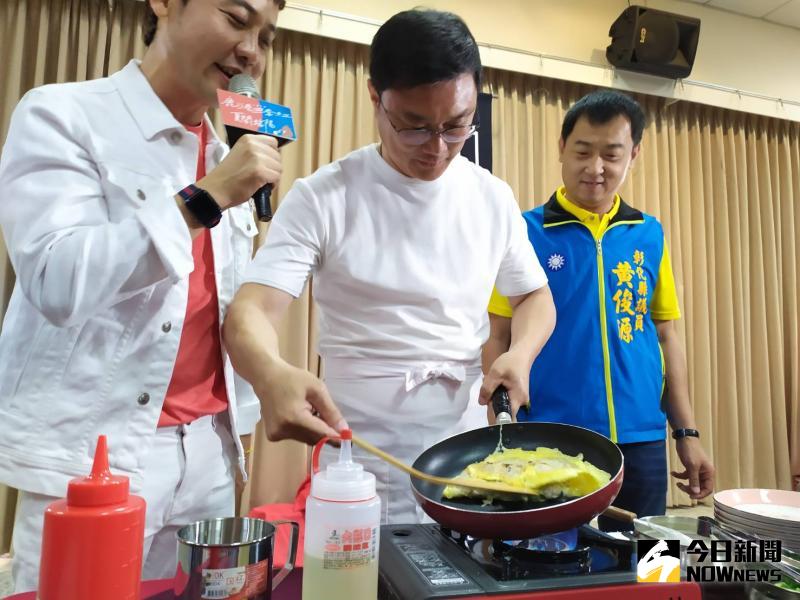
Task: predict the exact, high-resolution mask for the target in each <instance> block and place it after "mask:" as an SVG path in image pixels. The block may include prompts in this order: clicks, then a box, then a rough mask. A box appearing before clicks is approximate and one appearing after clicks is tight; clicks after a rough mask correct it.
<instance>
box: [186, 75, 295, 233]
mask: <svg viewBox="0 0 800 600" xmlns="http://www.w3.org/2000/svg"><path fill="white" fill-rule="evenodd" d="M229 92H231V93H229V94H228V99H229V100H230V99H231V98H235V99H236V101H239V102H242V103H244V104H247V105H248V107H249V108H250V109H253V108H255V109H256V110H258V107H259V106H260V103H259V101H260V97H259V95H258V92H257V91H256V87H255V82H254V81H253V79H252V78H250V77H248V76H247V75H244V74H239V75H235V76H234V77H233V78H232V79H231V82H230V89H229ZM221 93H222V92H221ZM274 106H279V105H274ZM280 108H285V107H280ZM286 111H287V112H288V115H289V116H288V120H289V125H290V127H291V128H292V129H291V134H290V135H291V137H287V136H285V135H281V134H275V133H270V132H269V131H265V130H264V128H263V127H258V126H257V125H258V124H260V123H261V119H262V115H261V113H260V112H259V113H258V114H254V113H253V111H252V110H251V111H250V113H248V114H247V116H248V117H250V118H249V120H248V121H247V122H246V123H243V124H240V123H238V122H237V123H233V122H231V121H232V120H233V119H232V118H231V116H230V111H227V112H226V111H225V110H223V121H224V122H225V125H226V129H227V132H228V141H229V143H230V145H231V151H230V152H229V153H228V155H227V156H226V157H225V158H224V159H223V160H222V161H221V162H220V163H219V164H218V165H217V166H216V167H215V168H214V169H213V170H212V171H211V172H210V173H208V174H207V175H206V176H205V177H203V178H201V179H200V180H199V181H197V182H196V183H194V184H192V185H190V186H188V187H187V188H185V189H184V190H182V191H181V192H179V194H178V196H176V201H177V202H178V206H179V208H180V210H181V213H182V214H183V216H184V219H185V220H186V223H187V225H188V226H189V229H190V231H191V234H192V238H194V237H196V236H197V235H198V234H199V233H200V232H201V231H202V230H203V228H204V227H213V226H214V225H216V224H217V223H218V222H219V219H220V217H221V214H222V211H224V210H227V209H228V208H230V207H232V206H237V205H239V204H242V203H244V202H247V201H248V200H250V198H251V197H252V198H254V200H255V202H256V207H257V212H258V218H259V220H261V221H269V220H270V219H271V218H272V211H271V207H270V203H269V197H270V193H271V191H272V187H273V186H274V184H276V183H277V182H278V180H279V179H280V176H281V171H282V166H281V156H280V153H279V152H278V146H279V145H281V144H282V143H285V142H287V141H291V140H292V139H294V137H293V134H294V132H293V123H292V122H291V111H289V110H288V109H286Z"/></svg>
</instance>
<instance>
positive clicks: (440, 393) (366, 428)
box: [224, 10, 555, 523]
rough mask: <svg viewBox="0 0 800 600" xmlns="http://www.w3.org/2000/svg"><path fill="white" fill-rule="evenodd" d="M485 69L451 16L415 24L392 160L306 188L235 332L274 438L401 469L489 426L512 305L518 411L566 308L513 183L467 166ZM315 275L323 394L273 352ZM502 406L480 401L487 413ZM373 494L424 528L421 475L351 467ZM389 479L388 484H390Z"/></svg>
mask: <svg viewBox="0 0 800 600" xmlns="http://www.w3.org/2000/svg"><path fill="white" fill-rule="evenodd" d="M480 70H481V64H480V56H479V52H478V46H477V44H476V43H475V40H474V38H473V37H472V34H471V33H470V31H469V29H468V28H467V26H466V25H465V24H464V22H463V21H462V20H461V19H460V18H458V17H457V16H456V15H453V14H450V13H443V12H438V11H426V10H411V11H406V12H402V13H399V14H397V15H395V16H393V17H392V18H391V19H389V20H388V21H387V22H386V23H384V24H383V25H382V26H381V28H380V29H379V30H378V32H377V33H376V35H375V38H374V39H373V42H372V48H371V56H370V81H369V95H370V98H371V101H372V108H373V110H374V113H375V119H376V120H377V124H378V130H379V132H380V144H373V145H370V146H366V147H364V148H361V149H359V150H356V151H355V152H352V153H350V154H349V155H347V156H345V157H344V158H342V159H340V160H338V161H336V162H334V163H332V164H331V165H328V166H325V167H323V168H321V169H319V170H318V171H317V172H316V173H314V174H313V175H311V176H310V177H307V178H305V179H301V180H298V181H296V182H295V184H294V185H293V187H292V189H291V190H289V193H288V194H287V195H286V196H285V198H284V200H283V202H282V203H281V206H280V208H279V209H278V211H277V212H276V215H275V219H274V221H273V223H272V225H271V226H270V231H269V234H268V236H267V241H266V243H265V245H264V246H263V247H262V248H261V249H260V251H259V253H258V255H257V257H256V259H255V260H254V262H253V263H252V264H251V266H250V268H249V270H248V274H247V277H246V281H247V283H245V285H243V286H242V289H241V290H240V292H239V294H238V295H237V297H236V300H235V301H234V303H233V305H232V306H231V310H230V312H229V314H228V316H227V318H226V321H225V326H224V330H225V343H226V347H227V348H228V350H229V352H230V354H231V358H232V360H233V362H234V365H235V367H236V369H237V370H238V371H239V372H240V373H241V374H242V375H243V376H244V377H245V378H246V379H247V380H248V381H250V382H251V383H252V384H253V387H254V389H255V391H256V393H257V394H258V395H259V397H260V399H261V403H262V405H261V406H262V411H263V414H264V423H265V426H266V429H267V433H268V435H269V436H270V437H271V438H272V439H281V438H287V437H291V438H296V439H301V440H305V441H309V442H314V441H316V440H317V439H319V438H320V437H322V436H323V435H336V430H337V429H338V428H341V427H342V426H343V424H344V423H343V417H344V419H346V421H347V423H348V424H349V425H350V426H351V427H352V428H353V430H354V431H355V432H356V433H358V434H360V435H362V436H363V437H364V438H366V439H367V440H369V441H371V442H373V443H374V444H376V445H377V446H380V447H383V448H385V449H386V450H388V451H390V452H392V453H393V454H395V455H397V456H399V457H401V458H402V459H404V460H406V461H413V460H414V459H415V458H416V456H417V455H419V454H420V453H421V452H422V450H424V449H425V448H426V447H427V446H429V445H431V444H433V443H435V442H437V441H439V440H440V439H441V438H443V437H446V436H448V435H450V434H452V433H456V432H458V431H460V430H463V429H464V428H467V427H469V426H470V425H471V426H475V425H479V424H486V418H485V415H486V409H484V408H481V407H480V406H478V403H477V396H478V388H479V387H480V386H481V367H480V348H481V345H482V344H483V342H485V341H486V339H487V336H488V332H489V328H488V318H487V314H486V305H487V304H488V300H489V295H490V293H491V289H492V286H493V285H494V284H495V283H496V284H497V287H498V288H502V289H504V290H505V292H506V293H507V294H508V295H509V296H511V297H512V298H513V300H512V303H513V304H514V305H515V313H514V322H513V333H512V338H513V339H512V343H511V348H510V349H509V351H508V352H506V353H505V354H503V355H502V356H500V357H499V358H498V359H497V361H495V363H494V364H493V365H492V366H491V373H493V377H495V378H496V379H497V380H500V381H504V382H505V383H506V385H507V386H508V388H509V392H510V394H511V397H512V403H513V405H514V410H516V408H518V407H519V406H520V405H522V404H524V403H525V401H526V400H527V382H524V381H521V380H520V379H519V378H517V379H512V380H508V377H507V376H508V374H509V373H514V372H517V369H521V371H520V372H525V373H527V372H528V369H530V364H531V361H532V360H533V358H534V357H535V356H536V354H537V353H538V351H539V349H540V348H541V347H542V345H543V344H544V342H545V341H546V340H547V338H548V336H549V335H550V332H551V331H552V329H553V325H554V322H555V309H554V307H553V301H552V297H551V295H550V291H549V288H548V286H547V278H546V277H545V275H544V272H543V271H542V268H541V267H540V265H539V262H538V261H537V259H536V255H535V253H534V251H533V249H532V247H531V245H530V243H528V242H527V235H526V231H525V224H524V222H523V220H522V217H521V215H520V211H519V206H518V205H517V202H516V200H515V199H514V194H513V192H512V191H511V189H510V188H509V187H508V185H507V184H505V183H503V182H502V181H500V180H499V179H498V178H496V177H493V176H492V174H491V173H489V172H488V171H486V170H485V169H482V168H480V167H478V166H477V165H474V164H473V163H471V162H469V161H468V160H467V159H465V158H464V157H463V156H460V154H459V153H460V151H461V148H462V147H463V145H464V142H465V141H466V139H467V138H468V137H469V136H470V135H471V134H472V133H473V132H474V130H475V126H474V125H473V118H474V115H475V108H476V103H477V92H478V83H479V79H480ZM311 274H313V276H314V299H315V300H316V302H317V305H318V307H319V314H320V327H319V350H320V354H321V355H322V357H323V359H324V361H325V383H324V384H323V383H322V382H321V381H319V380H318V379H317V378H316V377H314V376H313V375H311V374H309V373H308V372H307V371H304V370H301V369H297V368H294V367H292V366H291V365H289V364H287V363H286V362H285V361H283V360H282V359H281V358H280V356H279V353H278V347H277V338H276V333H275V327H276V324H277V323H278V321H279V319H280V318H281V316H282V314H283V313H284V311H285V309H286V307H287V306H288V305H289V303H290V302H291V300H292V298H294V297H297V296H299V295H300V294H301V293H302V290H303V287H304V286H305V283H306V280H307V279H308V277H309V275H311ZM492 391H493V390H489V389H483V390H482V398H481V399H482V401H483V402H484V403H485V402H486V401H487V400H488V399H489V396H490V394H491V392H492ZM355 456H356V457H357V459H358V460H359V462H362V463H364V464H365V468H366V469H367V470H368V471H371V472H373V473H374V474H375V475H376V476H377V479H378V491H379V494H380V495H381V499H382V501H383V510H384V515H383V518H384V521H388V522H394V523H403V522H405V523H409V522H416V521H419V520H420V519H421V517H422V516H421V515H420V513H419V511H418V509H417V507H416V505H415V502H414V500H413V498H412V496H411V492H410V486H409V482H408V476H407V475H405V474H403V473H401V472H399V471H396V470H394V469H391V467H389V466H388V465H387V464H385V463H383V462H381V461H379V460H376V459H373V458H372V457H370V456H368V455H365V454H363V453H361V452H359V450H358V449H356V450H355ZM390 469H391V470H390Z"/></svg>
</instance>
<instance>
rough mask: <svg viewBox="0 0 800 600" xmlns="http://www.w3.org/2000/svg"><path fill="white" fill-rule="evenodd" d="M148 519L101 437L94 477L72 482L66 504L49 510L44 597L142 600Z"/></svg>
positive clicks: (41, 594) (46, 515)
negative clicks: (115, 472) (114, 466)
mask: <svg viewBox="0 0 800 600" xmlns="http://www.w3.org/2000/svg"><path fill="white" fill-rule="evenodd" d="M144 514H145V502H144V500H143V499H142V498H140V497H139V496H134V495H132V494H130V493H129V481H128V478H127V477H123V476H120V475H112V474H111V471H110V470H109V468H108V449H107V443H106V436H104V435H101V436H100V437H99V438H98V440H97V448H96V450H95V455H94V465H93V466H92V472H91V474H90V475H89V476H88V477H78V478H76V479H73V480H72V481H70V482H69V486H68V487H67V497H66V499H61V500H56V501H55V502H53V503H52V504H50V506H48V507H47V510H45V513H44V529H43V533H42V559H41V565H40V570H39V598H40V599H41V600H108V599H109V598H114V600H139V599H140V596H139V587H140V583H141V575H142V548H143V544H144Z"/></svg>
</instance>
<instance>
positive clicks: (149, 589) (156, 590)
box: [5, 569, 303, 600]
mask: <svg viewBox="0 0 800 600" xmlns="http://www.w3.org/2000/svg"><path fill="white" fill-rule="evenodd" d="M302 585H303V569H295V570H294V571H292V572H291V573H289V575H288V576H287V577H286V579H284V580H283V581H282V582H281V584H280V585H279V586H278V587H277V588H275V590H274V591H273V592H272V600H300V596H301V595H302V592H301V588H302ZM174 598H175V596H174V594H173V593H172V579H159V580H157V581H144V582H142V600H174ZM5 600H36V592H26V593H24V594H16V595H14V596H8V597H7V598H5Z"/></svg>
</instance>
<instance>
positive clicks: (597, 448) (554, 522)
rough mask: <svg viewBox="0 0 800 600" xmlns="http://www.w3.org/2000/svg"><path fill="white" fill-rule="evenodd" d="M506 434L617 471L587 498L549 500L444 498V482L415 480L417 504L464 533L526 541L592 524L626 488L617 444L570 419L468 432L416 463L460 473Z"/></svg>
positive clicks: (498, 399) (514, 443) (507, 442)
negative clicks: (624, 487) (580, 455)
mask: <svg viewBox="0 0 800 600" xmlns="http://www.w3.org/2000/svg"><path fill="white" fill-rule="evenodd" d="M492 407H493V408H494V412H495V413H496V414H498V415H499V414H501V413H503V412H510V409H509V401H508V393H507V391H506V390H505V388H504V387H503V386H500V387H498V388H497V390H496V391H495V393H494V395H493V396H492ZM501 435H502V443H503V446H504V447H506V448H523V449H525V450H534V449H536V448H538V447H540V446H544V447H547V448H556V449H558V450H560V451H561V452H563V453H564V454H570V455H573V456H575V455H577V454H583V458H584V460H587V461H589V462H590V463H592V464H593V465H594V466H596V467H597V468H599V469H602V470H603V471H606V472H608V473H610V474H611V480H610V481H609V482H608V483H607V484H606V485H605V486H603V487H602V488H600V489H599V490H596V491H594V492H592V493H590V494H587V495H585V496H583V497H581V498H573V499H558V500H548V501H543V502H524V501H513V502H507V501H503V502H501V501H497V500H495V502H493V503H492V504H489V505H485V506H484V505H483V504H482V503H481V501H480V500H476V499H467V498H454V499H452V500H445V499H444V498H442V492H443V491H444V486H442V485H439V484H435V483H431V482H428V481H422V480H420V479H417V478H414V477H412V478H411V489H412V492H413V493H414V496H415V498H416V500H417V502H418V503H419V504H420V506H421V507H422V509H423V510H424V511H425V512H426V513H427V514H428V516H430V517H431V518H432V519H433V520H435V521H437V522H438V523H439V524H440V525H442V526H443V527H446V528H449V529H453V530H455V531H458V532H460V533H462V534H467V535H472V536H476V537H482V538H492V539H524V538H532V537H536V536H539V535H542V534H546V533H556V532H559V531H565V530H567V529H572V528H573V527H577V526H578V525H582V524H584V523H588V522H589V521H591V520H592V519H593V518H594V517H595V516H597V515H598V514H600V513H601V512H603V511H604V510H605V509H607V508H608V507H609V506H610V505H611V503H612V502H613V501H614V498H616V497H617V494H618V493H619V490H620V487H622V474H623V457H622V452H621V451H620V449H619V448H618V447H617V445H616V444H615V443H614V442H612V441H611V440H610V439H608V438H607V437H605V436H603V435H600V434H599V433H596V432H594V431H591V430H589V429H584V428H583V427H577V426H575V425H566V424H564V423H533V422H526V423H507V424H503V425H491V426H488V427H481V428H479V429H473V430H472V431H466V432H464V433H460V434H458V435H454V436H452V437H450V438H447V439H445V440H442V441H441V442H439V443H438V444H436V445H434V446H431V447H430V448H428V449H427V450H425V452H423V453H422V454H421V455H420V456H419V457H418V458H417V460H416V461H414V464H413V467H414V468H415V469H418V470H420V471H423V472H425V473H428V474H431V475H438V476H440V477H455V476H457V475H459V474H460V473H461V472H462V471H463V470H464V469H465V468H466V467H467V465H469V464H471V463H474V462H478V461H481V460H483V459H485V458H486V457H487V456H488V455H489V454H491V453H493V452H495V451H496V450H497V443H498V440H500V436H501Z"/></svg>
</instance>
